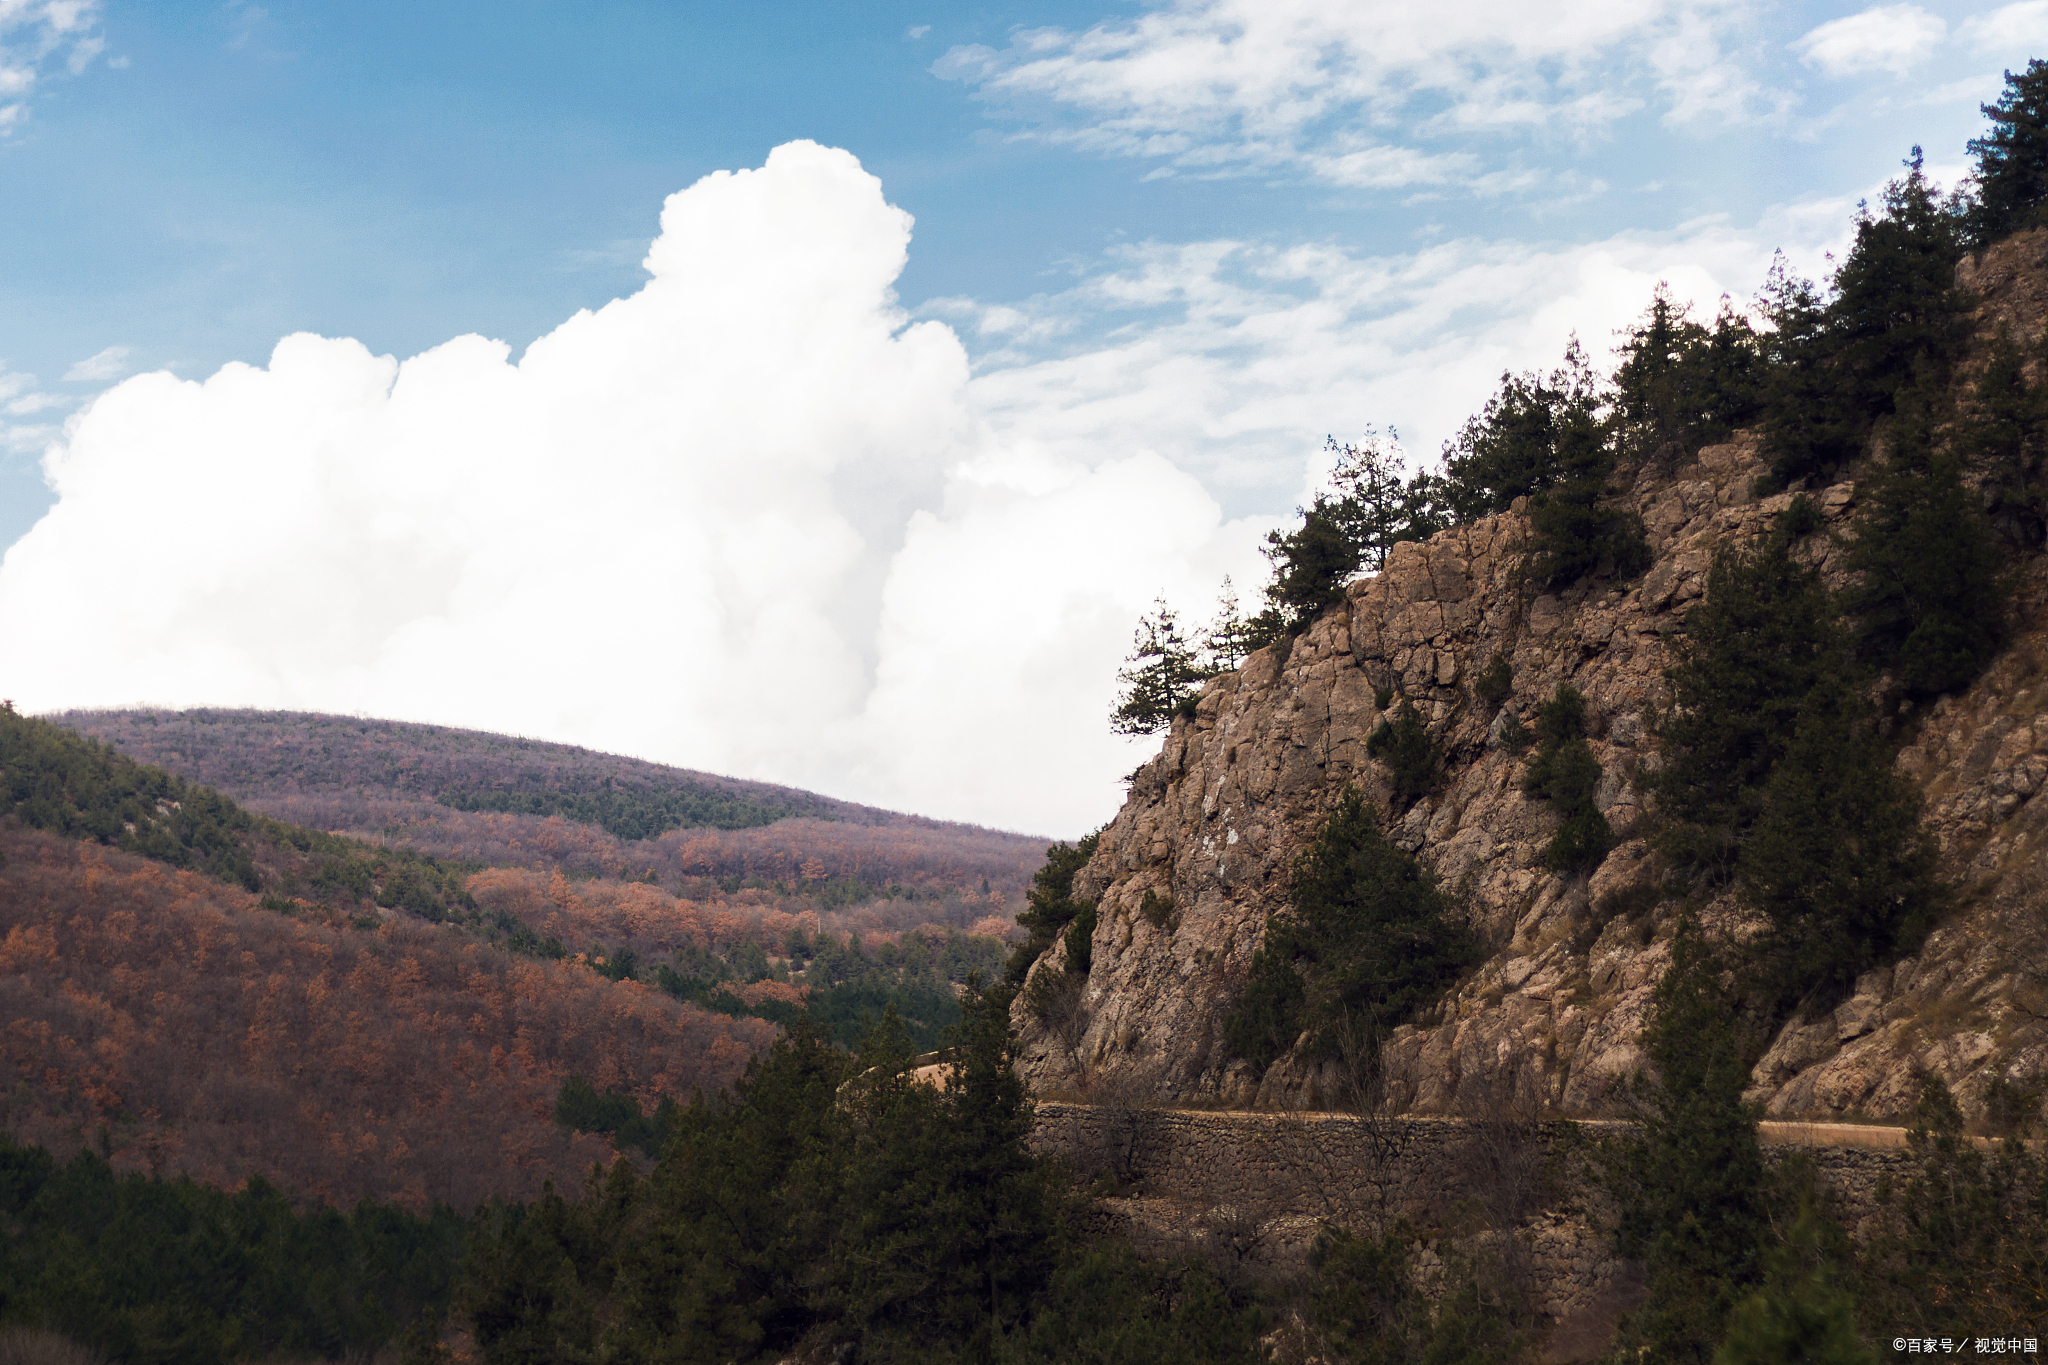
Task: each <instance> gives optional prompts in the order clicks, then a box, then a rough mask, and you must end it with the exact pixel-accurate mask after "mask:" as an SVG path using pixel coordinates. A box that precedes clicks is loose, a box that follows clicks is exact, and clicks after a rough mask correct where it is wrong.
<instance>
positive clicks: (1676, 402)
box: [1614, 282, 1763, 459]
mask: <svg viewBox="0 0 2048 1365" xmlns="http://www.w3.org/2000/svg"><path fill="white" fill-rule="evenodd" d="M1620 351H1621V356H1622V361H1621V364H1620V365H1619V366H1618V367H1617V368H1616V369H1615V372H1614V389H1615V396H1614V407H1615V421H1616V428H1617V437H1618V439H1619V442H1620V447H1621V451H1622V453H1623V454H1624V455H1626V456H1627V457H1629V458H1631V459H1649V458H1651V457H1654V456H1657V455H1659V454H1660V452H1670V453H1671V454H1672V455H1673V456H1682V455H1689V454H1691V453H1692V452H1693V451H1696V450H1698V449H1699V448H1700V447H1701V446H1703V445H1707V444H1710V443H1712V442H1714V441H1723V440H1726V439H1727V438H1728V437H1729V436H1730V435H1732V434H1733V433H1734V431H1735V428H1736V427H1738V426H1741V425H1743V424H1745V423H1747V422H1748V421H1750V420H1751V419H1752V418H1753V417H1754V416H1755V415H1756V412H1757V404H1758V399H1759V385H1760V383H1761V381H1762V368H1763V367H1762V354H1761V350H1760V346H1759V340H1758V337H1757V335H1756V333H1755V331H1754V330H1753V329H1752V328H1751V327H1750V325H1749V322H1748V321H1747V320H1746V319H1745V318H1743V317H1742V316H1741V315H1740V314H1738V313H1736V312H1735V310H1734V309H1733V307H1731V306H1730V304H1729V303H1728V300H1727V299H1725V298H1723V299H1722V301H1721V309H1720V312H1719V313H1718V314H1717V315H1716V317H1715V319H1714V327H1713V329H1712V330H1711V331H1709V330H1708V329H1707V328H1705V327H1702V326H1701V325H1700V324H1699V323H1697V322H1694V321H1693V320H1692V319H1691V318H1690V317H1688V316H1687V315H1686V310H1685V308H1684V307H1683V306H1681V305H1678V304H1674V303H1673V302H1672V301H1671V293H1670V290H1669V289H1668V288H1667V287H1666V286H1665V285H1664V284H1663V283H1661V282H1660V283H1659V284H1658V285H1657V288H1656V291H1655V292H1654V293H1653V294H1652V295H1651V297H1650V307H1649V309H1648V311H1647V312H1646V314H1645V316H1644V318H1643V320H1642V321H1641V322H1640V323H1638V324H1637V325H1636V326H1635V327H1633V328H1631V329H1630V330H1629V331H1628V332H1627V333H1626V334H1625V336H1624V339H1623V341H1622V344H1621V347H1620Z"/></svg>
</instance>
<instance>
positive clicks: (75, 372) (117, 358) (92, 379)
mask: <svg viewBox="0 0 2048 1365" xmlns="http://www.w3.org/2000/svg"><path fill="white" fill-rule="evenodd" d="M127 369H128V348H127V347H126V346H109V347H107V348H106V349H105V350H104V351H99V352H96V353H94V354H92V355H89V356H87V357H86V358H85V359H83V360H81V361H79V362H78V363H77V364H75V365H73V366H72V367H71V368H70V369H68V370H66V371H64V382H65V383H67V384H93V383H102V382H104V381H106V380H109V379H118V378H120V377H121V376H122V375H123V374H124V373H126V372H127Z"/></svg>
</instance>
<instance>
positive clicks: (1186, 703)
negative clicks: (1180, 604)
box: [1109, 597, 1209, 735]
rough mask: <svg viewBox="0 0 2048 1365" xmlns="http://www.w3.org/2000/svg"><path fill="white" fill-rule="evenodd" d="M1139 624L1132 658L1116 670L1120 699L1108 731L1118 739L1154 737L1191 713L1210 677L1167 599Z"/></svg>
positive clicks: (1132, 641) (1113, 711)
mask: <svg viewBox="0 0 2048 1365" xmlns="http://www.w3.org/2000/svg"><path fill="white" fill-rule="evenodd" d="M1154 608H1155V610H1154V611H1153V613H1152V614H1151V615H1150V616H1147V617H1145V618H1144V619H1143V620H1142V621H1140V622H1139V623H1138V629H1137V632H1136V633H1135V634H1134V635H1133V636H1132V638H1131V654H1130V657H1129V658H1127V659H1126V660H1124V666H1123V667H1122V668H1120V669H1118V670H1117V675H1116V680H1117V683H1118V687H1119V690H1118V693H1117V699H1116V705H1115V707H1114V708H1113V709H1112V710H1111V711H1110V713H1109V728H1110V729H1112V730H1114V731H1116V733H1118V734H1120V735H1155V734H1158V733H1159V732H1160V731H1161V730H1164V729H1165V728H1166V727H1167V726H1169V725H1171V724H1172V723H1173V718H1174V717H1175V716H1177V715H1181V714H1183V713H1184V712H1187V711H1189V710H1190V709H1191V708H1192V706H1193V704H1194V701H1195V698H1196V697H1197V696H1198V695H1199V693H1200V685H1201V683H1202V680H1203V679H1204V678H1206V677H1208V676H1209V674H1208V673H1207V671H1206V670H1204V669H1203V668H1202V667H1201V665H1200V663H1199V662H1198V661H1197V660H1196V657H1195V651H1194V649H1193V648H1192V647H1191V646H1190V645H1189V644H1188V642H1187V639H1186V637H1185V636H1183V635H1182V634H1181V630H1180V619H1179V618H1178V617H1176V616H1175V615H1174V613H1173V608H1171V607H1169V606H1167V605H1166V599H1165V598H1163V597H1162V598H1159V599H1157V601H1156V602H1155V603H1154Z"/></svg>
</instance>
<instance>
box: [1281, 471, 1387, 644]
mask: <svg viewBox="0 0 2048 1365" xmlns="http://www.w3.org/2000/svg"><path fill="white" fill-rule="evenodd" d="M1344 516H1345V512H1344V509H1343V508H1341V507H1340V506H1338V504H1337V503H1336V501H1335V500H1334V499H1332V498H1330V497H1329V496H1328V495H1327V494H1322V493H1318V494H1316V497H1315V500H1314V502H1313V503H1312V504H1311V505H1310V506H1309V507H1308V508H1307V509H1305V510H1304V511H1303V512H1302V513H1301V525H1300V526H1298V527H1296V528H1295V529H1294V530H1292V531H1289V532H1287V533H1286V534H1284V535H1283V534H1282V533H1281V532H1279V531H1268V532H1267V533H1266V552H1265V553H1266V558H1267V560H1269V561H1270V562H1271V563H1272V565H1273V581H1272V582H1271V583H1269V584H1267V585H1266V606H1267V611H1268V612H1269V613H1271V614H1272V617H1273V619H1275V620H1277V621H1279V622H1280V623H1282V624H1283V626H1284V629H1285V630H1286V631H1287V632H1288V633H1290V634H1291V633H1294V632H1298V631H1300V630H1302V629H1304V628H1306V627H1307V626H1308V624H1309V623H1310V622H1312V621H1314V620H1315V619H1316V617H1318V616H1320V615H1322V613H1323V612H1324V611H1325V610H1327V609H1328V608H1330V607H1334V606H1336V605H1337V604H1338V603H1339V602H1341V601H1343V600H1344V584H1345V583H1346V582H1347V581H1348V580H1349V579H1350V577H1351V575H1353V574H1355V573H1357V572H1358V570H1359V566H1360V565H1361V563H1362V562H1363V558H1362V552H1361V550H1360V548H1359V546H1358V544H1357V543H1356V542H1355V541H1353V540H1352V538H1351V535H1350V533H1349V532H1348V531H1347V530H1346V528H1345V525H1344Z"/></svg>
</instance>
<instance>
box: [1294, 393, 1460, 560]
mask: <svg viewBox="0 0 2048 1365" xmlns="http://www.w3.org/2000/svg"><path fill="white" fill-rule="evenodd" d="M1324 449H1325V450H1326V451H1328V452H1329V453H1330V454H1331V455H1332V456H1334V457H1335V459H1334V462H1333V467H1332V470H1331V473H1330V482H1331V483H1332V484H1333V485H1334V486H1335V488H1336V496H1335V497H1334V498H1332V499H1331V500H1330V501H1329V503H1328V504H1327V506H1328V511H1329V515H1330V517H1331V519H1332V520H1333V521H1335V522H1336V524H1337V525H1338V527H1340V528H1341V529H1342V530H1343V532H1344V535H1345V537H1346V538H1347V539H1348V540H1349V541H1350V542H1351V544H1352V545H1353V546H1354V547H1355V548H1356V549H1357V551H1358V562H1359V566H1360V567H1361V568H1363V569H1364V570H1365V571H1366V572H1367V573H1378V572H1379V571H1380V568H1381V566H1383V565H1384V564H1385V563H1386V562H1387V552H1388V551H1389V550H1391V549H1393V547H1394V546H1396V545H1398V544H1400V543H1401V542H1402V541H1407V540H1427V539H1428V538H1429V537H1430V536H1433V535H1435V534H1436V533H1437V532H1438V531H1441V530H1443V529H1444V527H1445V526H1446V525H1447V524H1448V522H1447V521H1446V509H1444V508H1443V507H1442V506H1440V484H1441V481H1440V480H1439V479H1437V478H1436V476H1434V475H1431V474H1428V473H1418V474H1416V475H1415V476H1414V477H1413V478H1411V479H1409V480H1408V481H1407V482H1406V483H1403V482H1402V481H1401V458H1402V456H1401V446H1400V441H1399V440H1398V438H1397V437H1396V436H1395V434H1394V433H1393V432H1392V431H1389V432H1388V433H1387V434H1386V435H1385V436H1381V435H1380V434H1379V433H1378V432H1376V431H1374V430H1373V429H1372V428H1370V427H1368V428H1366V432H1365V436H1364V438H1363V439H1362V440H1360V441H1359V443H1358V444H1356V445H1351V444H1348V443H1347V444H1343V445H1339V444H1338V443H1337V438H1336V437H1334V436H1332V437H1328V438H1327V439H1326V440H1325V442H1324Z"/></svg>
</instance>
